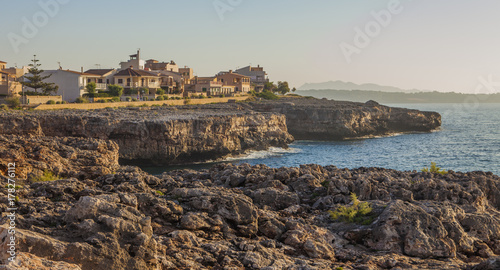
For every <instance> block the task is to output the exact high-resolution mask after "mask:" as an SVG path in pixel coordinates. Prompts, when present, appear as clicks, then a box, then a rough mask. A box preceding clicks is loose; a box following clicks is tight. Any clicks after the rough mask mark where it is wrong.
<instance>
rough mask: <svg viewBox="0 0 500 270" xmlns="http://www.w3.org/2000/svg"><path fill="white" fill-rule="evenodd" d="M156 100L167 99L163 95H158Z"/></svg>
mask: <svg viewBox="0 0 500 270" xmlns="http://www.w3.org/2000/svg"><path fill="white" fill-rule="evenodd" d="M156 100H158V101H163V100H165V99H164V98H163V96H158V97H156Z"/></svg>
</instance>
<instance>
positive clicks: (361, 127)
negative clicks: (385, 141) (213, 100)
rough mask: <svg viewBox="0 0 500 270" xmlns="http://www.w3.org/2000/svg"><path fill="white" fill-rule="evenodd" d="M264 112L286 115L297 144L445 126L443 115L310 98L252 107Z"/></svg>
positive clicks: (423, 130) (424, 130)
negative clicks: (306, 141) (302, 141)
mask: <svg viewBox="0 0 500 270" xmlns="http://www.w3.org/2000/svg"><path fill="white" fill-rule="evenodd" d="M251 106H252V108H253V109H255V110H258V111H261V112H275V113H282V114H284V115H286V119H287V126H288V131H289V132H290V134H292V135H293V136H294V137H295V139H297V140H343V139H350V138H360V137H370V136H381V135H389V134H393V133H402V132H416V131H417V132H418V131H420V132H428V131H432V130H434V129H437V128H439V127H440V126H441V115H439V114H438V113H435V112H422V111H418V110H409V109H403V108H393V107H387V106H383V105H380V104H378V103H377V102H375V101H368V102H367V103H355V102H345V101H332V100H318V99H310V98H282V99H280V100H279V101H267V102H256V103H251Z"/></svg>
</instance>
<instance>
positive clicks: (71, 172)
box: [0, 135, 120, 179]
mask: <svg viewBox="0 0 500 270" xmlns="http://www.w3.org/2000/svg"><path fill="white" fill-rule="evenodd" d="M12 162H15V163H16V177H17V178H18V179H32V178H35V177H38V176H40V175H42V174H43V173H44V172H45V171H48V172H51V173H53V174H54V175H55V176H60V177H76V178H79V179H85V178H92V177H95V176H100V175H106V174H110V173H113V172H114V171H115V170H117V169H118V168H119V167H120V165H119V164H118V145H117V144H116V143H114V142H112V141H103V140H98V139H82V138H71V137H38V136H29V135H28V136H15V135H0V173H1V174H3V175H7V170H8V165H9V163H12Z"/></svg>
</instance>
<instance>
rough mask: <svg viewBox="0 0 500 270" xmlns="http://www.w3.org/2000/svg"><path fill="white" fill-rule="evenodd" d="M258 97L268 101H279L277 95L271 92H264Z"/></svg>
mask: <svg viewBox="0 0 500 270" xmlns="http://www.w3.org/2000/svg"><path fill="white" fill-rule="evenodd" d="M257 97H260V98H263V99H268V100H276V99H279V97H278V96H277V95H275V94H274V93H273V92H270V91H264V92H261V93H258V94H257Z"/></svg>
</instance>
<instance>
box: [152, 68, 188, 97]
mask: <svg viewBox="0 0 500 270" xmlns="http://www.w3.org/2000/svg"><path fill="white" fill-rule="evenodd" d="M158 75H159V76H160V77H161V88H163V89H165V90H166V91H167V93H169V94H181V93H183V92H184V79H183V77H182V74H180V73H179V72H173V71H167V70H162V71H159V74H158Z"/></svg>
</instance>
